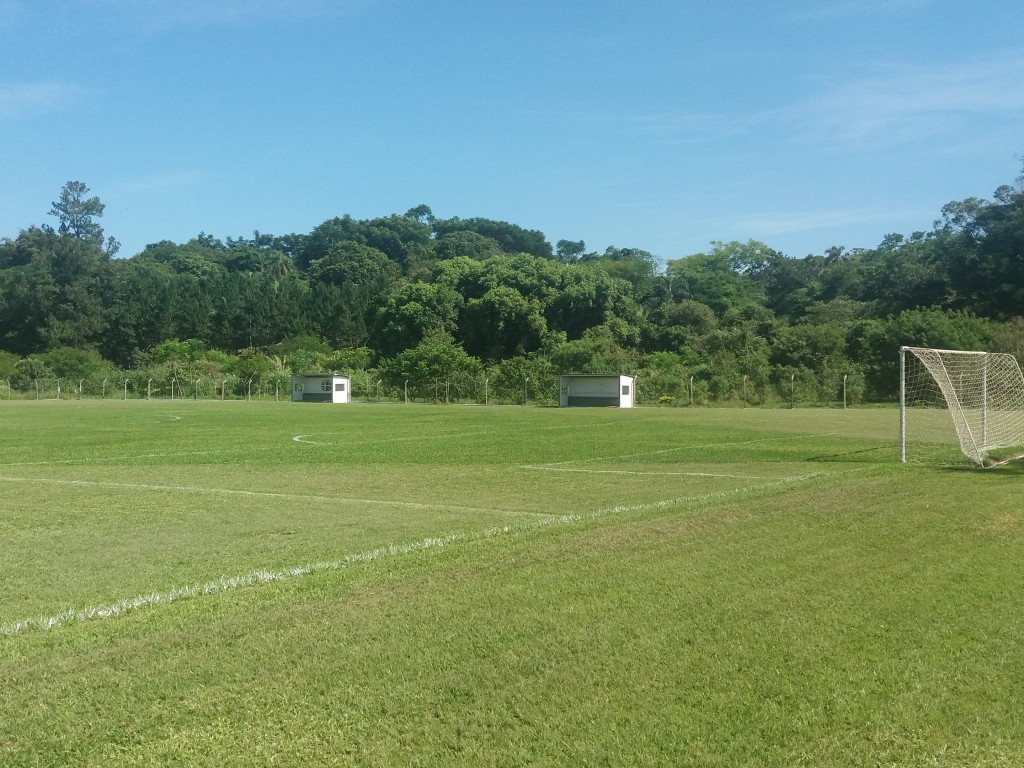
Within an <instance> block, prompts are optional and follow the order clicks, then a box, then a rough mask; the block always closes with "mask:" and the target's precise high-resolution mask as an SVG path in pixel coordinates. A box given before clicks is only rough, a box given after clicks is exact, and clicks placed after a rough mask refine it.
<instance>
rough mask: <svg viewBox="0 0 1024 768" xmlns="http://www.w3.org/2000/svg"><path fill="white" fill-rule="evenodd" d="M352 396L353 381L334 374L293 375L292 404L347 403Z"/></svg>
mask: <svg viewBox="0 0 1024 768" xmlns="http://www.w3.org/2000/svg"><path fill="white" fill-rule="evenodd" d="M351 395H352V380H351V379H350V378H349V377H348V376H338V375H337V374H333V373H314V374H306V375H300V374H292V402H296V403H347V402H349V400H350V398H351Z"/></svg>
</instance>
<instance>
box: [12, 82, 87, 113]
mask: <svg viewBox="0 0 1024 768" xmlns="http://www.w3.org/2000/svg"><path fill="white" fill-rule="evenodd" d="M85 93H86V92H85V90H84V89H82V88H79V87H78V86H75V85H68V84H66V83H54V82H41V83H14V84H13V85H0V121H9V120H19V119H22V118H26V117H31V116H33V115H37V114H42V113H46V112H52V111H55V110H60V109H63V108H65V107H67V106H69V105H71V104H73V103H75V102H77V101H79V100H80V99H81V98H82V97H83V96H84V95H85Z"/></svg>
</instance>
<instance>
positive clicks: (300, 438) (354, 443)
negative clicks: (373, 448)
mask: <svg viewBox="0 0 1024 768" xmlns="http://www.w3.org/2000/svg"><path fill="white" fill-rule="evenodd" d="M490 434H493V433H492V432H490V431H488V430H479V431H477V432H451V433H449V434H446V435H445V434H441V435H438V434H433V433H432V434H429V435H410V436H409V437H382V438H379V439H376V440H358V439H355V440H349V441H346V442H344V443H325V442H321V441H319V440H309V439H307V438H309V437H310V436H309V435H295V437H293V438H292V440H293V441H294V442H296V443H305V444H306V445H326V446H339V445H344V446H345V447H355V448H358V447H360V446H364V445H373V444H376V443H404V442H409V441H411V440H436V439H438V438H447V437H474V436H476V435H490Z"/></svg>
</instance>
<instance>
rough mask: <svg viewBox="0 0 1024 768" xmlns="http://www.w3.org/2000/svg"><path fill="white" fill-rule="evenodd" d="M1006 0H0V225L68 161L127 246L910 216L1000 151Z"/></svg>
mask: <svg viewBox="0 0 1024 768" xmlns="http://www.w3.org/2000/svg"><path fill="white" fill-rule="evenodd" d="M1022 29H1024V4H1022V3H1020V2H1019V0H1012V1H1011V0H1005V1H1002V0H1000V1H995V2H992V1H987V0H979V1H978V2H975V3H963V2H939V1H938V0H934V1H933V0H819V1H818V2H812V1H811V0H780V1H779V2H763V3H752V2H749V0H744V2H737V1H735V0H718V1H717V2H699V3H698V2H684V1H682V0H677V1H676V2H661V1H660V0H658V1H654V0H650V1H645V0H633V1H632V2H611V1H610V0H590V1H589V2H584V1H583V0H563V1H562V2H559V1H558V0H518V1H516V2H511V1H510V2H497V0H494V1H493V2H488V0H434V1H432V2H429V1H427V0H247V1H243V0H176V1H172V0H66V1H61V0H0V40H2V41H3V45H2V47H0V174H2V175H0V236H6V237H14V236H16V235H17V234H18V232H19V231H20V230H22V229H24V228H26V227H28V226H30V225H33V224H43V223H51V224H53V223H55V219H54V218H53V217H51V216H48V215H47V212H48V211H49V209H50V204H51V202H52V201H53V200H56V199H57V196H58V195H59V192H60V189H61V187H62V186H63V184H64V183H65V182H66V181H68V180H78V181H83V182H85V183H86V184H88V185H89V187H90V188H91V190H92V193H93V194H96V195H99V196H100V198H101V199H102V200H103V202H105V203H106V205H107V209H106V212H105V215H104V217H103V219H102V220H101V223H102V224H103V226H104V228H105V230H106V232H107V234H108V235H113V236H114V237H116V238H117V239H118V240H120V241H121V243H122V246H123V247H122V252H121V255H122V256H131V255H133V254H135V253H137V252H138V251H140V250H141V249H142V248H143V247H144V246H145V245H146V244H147V243H150V242H157V241H159V240H172V241H175V242H185V241H187V240H188V239H190V238H191V237H193V236H194V235H196V234H198V233H199V232H206V233H207V234H211V235H214V236H216V237H220V238H226V237H228V236H232V237H237V236H250V235H251V234H252V232H253V231H254V230H259V231H261V232H264V233H272V234H287V233H291V232H298V233H306V232H309V231H310V230H311V229H313V228H314V227H315V226H317V225H318V224H320V223H321V222H323V221H324V220H326V219H328V218H331V217H333V216H340V215H343V214H346V213H348V214H351V215H352V216H354V217H356V218H372V217H375V216H386V215H389V214H392V213H404V212H405V211H407V210H408V209H410V208H412V207H414V206H416V205H419V204H421V203H425V204H427V205H429V206H430V207H431V208H432V210H433V212H434V214H435V215H436V216H439V217H443V218H448V217H452V216H459V217H462V218H469V217H475V216H482V217H488V218H494V219H501V220H505V221H510V222H513V223H515V224H518V225H520V226H522V227H526V228H528V229H538V230H540V231H542V232H544V233H545V235H546V236H547V238H548V239H549V240H550V241H551V242H552V243H553V244H554V243H555V242H556V241H557V240H559V239H563V238H564V239H570V240H585V241H586V244H587V247H588V250H597V251H603V250H604V249H605V248H606V247H608V246H610V245H615V246H618V247H633V248H643V249H646V250H649V251H651V252H652V253H654V254H655V255H656V256H658V257H659V258H660V259H662V260H667V259H673V258H680V257H682V256H686V255H689V254H693V253H698V252H702V251H707V250H708V249H709V247H710V243H711V241H713V240H725V241H728V240H747V239H751V238H752V239H757V240H762V241H764V242H765V243H767V244H768V245H769V246H771V247H773V248H775V249H777V250H780V251H782V252H783V253H786V254H788V255H790V256H794V257H803V256H806V255H808V254H812V253H822V252H823V251H824V250H825V249H826V248H828V247H830V246H833V245H841V246H845V247H847V248H858V247H859V248H871V247H874V246H876V245H878V243H879V242H880V241H881V240H882V238H883V237H884V236H885V235H886V234H888V233H891V232H898V233H901V234H905V235H909V234H911V233H912V232H914V231H915V230H928V229H930V227H931V225H932V222H933V221H934V220H935V219H936V218H938V217H939V214H940V209H941V207H942V205H944V204H945V203H947V202H949V201H951V200H961V199H964V198H967V197H972V196H974V197H982V198H991V196H992V192H993V191H994V190H995V188H996V187H998V186H999V185H1001V184H1010V183H1013V182H1014V180H1015V179H1016V178H1017V176H1018V175H1020V173H1021V157H1022V156H1024V85H1022V84H1024V37H1022V35H1021V30H1022Z"/></svg>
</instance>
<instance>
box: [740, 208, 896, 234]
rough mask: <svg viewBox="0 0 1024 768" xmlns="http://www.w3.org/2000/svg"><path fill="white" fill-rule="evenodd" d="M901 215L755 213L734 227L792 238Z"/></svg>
mask: <svg viewBox="0 0 1024 768" xmlns="http://www.w3.org/2000/svg"><path fill="white" fill-rule="evenodd" d="M900 215H902V214H901V213H898V212H894V211H893V210H892V209H888V208H887V209H885V210H871V209H869V208H854V209H846V210H842V209H837V210H825V211H790V212H780V213H756V214H750V215H747V216H743V217H741V218H740V219H739V220H738V221H736V222H735V225H736V226H737V228H738V229H740V230H747V231H751V232H758V233H760V234H763V235H791V234H797V233H801V232H810V231H814V230H819V229H841V228H844V227H849V226H851V225H856V224H870V223H873V222H883V221H891V220H892V219H893V218H894V217H898V216H900Z"/></svg>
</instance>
